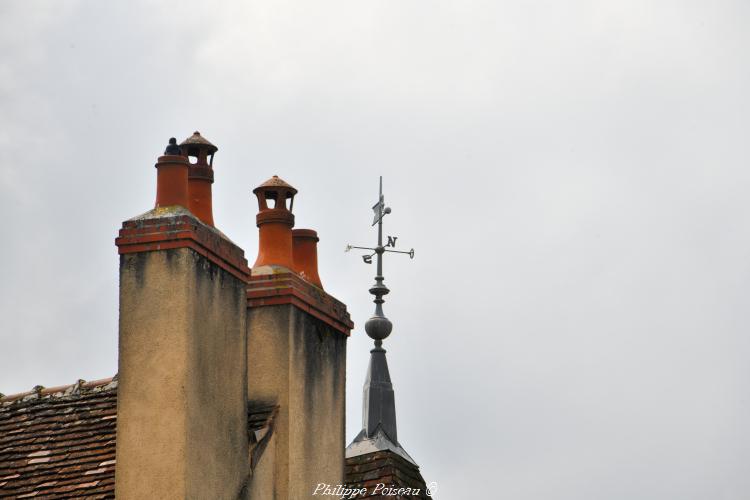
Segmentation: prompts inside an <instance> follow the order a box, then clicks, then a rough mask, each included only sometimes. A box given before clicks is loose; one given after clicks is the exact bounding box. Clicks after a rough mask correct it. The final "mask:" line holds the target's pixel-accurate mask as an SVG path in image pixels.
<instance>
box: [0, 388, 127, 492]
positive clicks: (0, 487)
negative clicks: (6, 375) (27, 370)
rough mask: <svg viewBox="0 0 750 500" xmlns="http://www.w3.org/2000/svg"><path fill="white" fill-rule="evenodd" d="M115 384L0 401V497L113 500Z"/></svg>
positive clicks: (54, 390)
mask: <svg viewBox="0 0 750 500" xmlns="http://www.w3.org/2000/svg"><path fill="white" fill-rule="evenodd" d="M116 422H117V380H113V379H106V380H99V381H95V382H88V383H86V382H84V381H79V382H78V383H76V384H73V385H70V386H66V387H56V388H52V389H43V388H41V387H37V388H36V390H34V391H31V392H28V393H24V394H19V395H16V396H7V397H4V398H2V399H0V497H15V498H30V497H41V498H71V497H76V498H80V497H87V498H114V485H115V431H116Z"/></svg>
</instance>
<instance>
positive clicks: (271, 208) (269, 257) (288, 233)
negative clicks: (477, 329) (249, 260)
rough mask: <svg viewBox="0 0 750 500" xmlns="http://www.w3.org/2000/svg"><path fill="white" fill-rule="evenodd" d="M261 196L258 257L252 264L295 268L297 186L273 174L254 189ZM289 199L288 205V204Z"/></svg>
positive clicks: (258, 217)
mask: <svg viewBox="0 0 750 500" xmlns="http://www.w3.org/2000/svg"><path fill="white" fill-rule="evenodd" d="M253 193H254V194H255V196H257V197H258V208H259V212H258V215H256V216H255V222H256V225H257V226H258V238H259V241H258V258H257V259H256V261H255V264H253V267H260V266H270V265H276V266H283V267H286V268H287V269H291V270H293V269H294V257H293V254H292V227H294V214H293V213H292V207H293V206H294V195H295V194H297V190H296V189H295V188H293V187H292V186H290V185H289V184H287V183H286V182H285V181H284V180H282V179H280V178H279V177H278V176H277V175H274V176H273V177H271V178H270V179H268V180H267V181H266V182H264V183H263V184H261V185H260V186H258V187H257V188H255V189H253ZM287 200H289V207H287Z"/></svg>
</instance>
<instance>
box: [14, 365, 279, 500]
mask: <svg viewBox="0 0 750 500" xmlns="http://www.w3.org/2000/svg"><path fill="white" fill-rule="evenodd" d="M277 411H278V406H276V405H275V404H272V403H267V402H254V401H251V402H249V403H248V434H249V438H250V445H251V449H250V453H251V456H252V461H253V463H252V466H253V467H254V466H255V463H256V462H257V460H258V458H259V457H260V455H261V454H262V453H263V450H264V448H265V445H266V444H267V443H268V441H269V438H270V436H271V433H272V432H273V419H274V417H275V416H276V412H277ZM116 430H117V379H116V377H115V378H114V379H111V378H110V379H105V380H97V381H94V382H84V381H83V380H80V381H78V383H76V384H73V385H69V386H64V387H55V388H51V389H44V388H42V387H36V388H35V390H32V391H30V392H26V393H23V394H17V395H13V396H5V397H0V498H7V497H13V498H114V496H115V437H116Z"/></svg>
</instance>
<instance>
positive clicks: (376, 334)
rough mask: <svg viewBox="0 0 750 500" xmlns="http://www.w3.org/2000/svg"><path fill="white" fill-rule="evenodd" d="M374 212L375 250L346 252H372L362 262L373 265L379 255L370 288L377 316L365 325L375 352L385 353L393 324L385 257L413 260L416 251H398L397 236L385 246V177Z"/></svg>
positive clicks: (364, 248) (389, 237)
mask: <svg viewBox="0 0 750 500" xmlns="http://www.w3.org/2000/svg"><path fill="white" fill-rule="evenodd" d="M372 210H373V212H375V217H374V218H373V221H372V225H373V226H374V225H375V224H377V225H378V244H377V246H376V247H374V248H373V247H361V246H354V245H347V246H346V251H347V252H348V251H350V250H352V249H357V250H367V251H368V252H372V253H367V254H365V255H363V256H362V260H364V262H365V264H372V257H373V256H375V255H377V257H376V258H377V275H376V276H375V284H374V285H373V286H372V287H371V288H370V293H371V294H373V295H374V296H375V300H373V302H375V314H374V315H373V317H372V318H370V319H369V320H367V322H366V323H365V331H366V332H367V335H369V336H370V338H372V339H373V340H375V350H382V351H384V349H382V348H381V345H382V344H383V339H385V338H386V337H388V335H390V334H391V330H392V329H393V324H392V323H391V321H390V320H389V319H388V318H386V317H385V315H384V314H383V302H385V300H384V299H383V295H387V294H388V292H390V290H389V289H388V287H387V286H385V285H384V284H383V280H384V279H385V277H384V276H383V256H384V254H385V253H386V252H392V253H401V254H406V255H408V256H409V258H411V259H413V258H414V249H413V248H412V249H411V250H409V251H408V252H406V251H403V250H396V249H395V248H396V240H398V237H397V236H387V238H388V241H387V243H386V244H385V246H383V218H384V217H385V216H386V215H388V214H390V213H391V209H390V207H386V206H385V198H384V196H383V176H380V191H379V194H378V202H377V203H376V204H375V205H374V206H373V207H372Z"/></svg>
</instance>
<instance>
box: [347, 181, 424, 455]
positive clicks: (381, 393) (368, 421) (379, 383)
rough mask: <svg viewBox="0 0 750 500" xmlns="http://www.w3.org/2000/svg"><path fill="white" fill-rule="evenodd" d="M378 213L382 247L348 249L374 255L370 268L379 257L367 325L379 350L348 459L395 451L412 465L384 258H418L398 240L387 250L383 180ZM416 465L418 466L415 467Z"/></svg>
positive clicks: (372, 355) (372, 358) (373, 355)
mask: <svg viewBox="0 0 750 500" xmlns="http://www.w3.org/2000/svg"><path fill="white" fill-rule="evenodd" d="M372 208H373V211H374V212H375V218H374V221H373V225H375V224H377V225H378V244H377V246H376V247H374V248H370V247H356V246H351V245H350V246H348V247H347V251H349V250H351V249H353V248H356V249H360V250H367V251H371V252H373V253H372V254H370V255H364V256H363V258H364V261H365V263H367V264H370V263H372V257H373V256H375V255H377V275H376V276H375V284H374V285H373V286H372V287H371V288H370V293H371V294H373V295H374V296H375V300H374V301H373V302H375V314H374V315H373V316H372V317H371V318H370V319H368V320H367V322H366V323H365V331H366V332H367V335H368V336H369V337H370V338H372V339H373V340H374V341H375V347H374V348H373V349H372V350H371V351H370V366H369V368H368V370H367V378H366V379H365V386H364V391H363V405H362V430H361V431H360V433H359V434H358V435H357V437H356V438H354V441H353V442H352V443H351V444H350V445H349V446H348V447H347V449H346V456H347V457H353V456H359V455H364V454H366V453H372V452H374V451H381V450H391V451H393V452H395V453H397V454H399V455H401V456H402V457H403V458H404V459H406V460H408V461H409V462H411V463H412V464H415V462H414V460H413V459H412V458H411V457H410V456H409V454H408V453H406V451H405V450H404V449H403V448H402V447H401V445H400V444H399V443H398V432H397V426H396V398H395V394H394V392H393V384H392V383H391V375H390V373H389V371H388V361H387V359H386V357H385V349H383V347H382V346H383V340H384V339H386V338H387V337H388V336H389V335H390V334H391V331H392V330H393V324H392V323H391V321H390V320H389V319H388V318H386V317H385V314H384V313H383V303H384V302H385V299H383V296H384V295H387V294H388V292H390V290H389V289H388V287H387V286H385V284H384V283H383V281H384V280H385V277H384V276H383V256H384V254H385V253H386V252H393V253H403V254H407V255H409V256H410V257H411V258H414V250H413V249H412V250H410V251H409V252H404V251H401V250H395V249H394V248H393V247H395V241H396V238H392V237H389V238H388V244H386V245H385V246H383V218H384V217H385V216H386V215H388V214H390V213H391V209H390V208H389V207H386V206H385V198H384V197H383V178H382V177H381V178H380V192H379V196H378V202H377V203H376V204H375V206H373V207H372ZM386 247H388V248H386ZM415 465H416V464H415Z"/></svg>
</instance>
